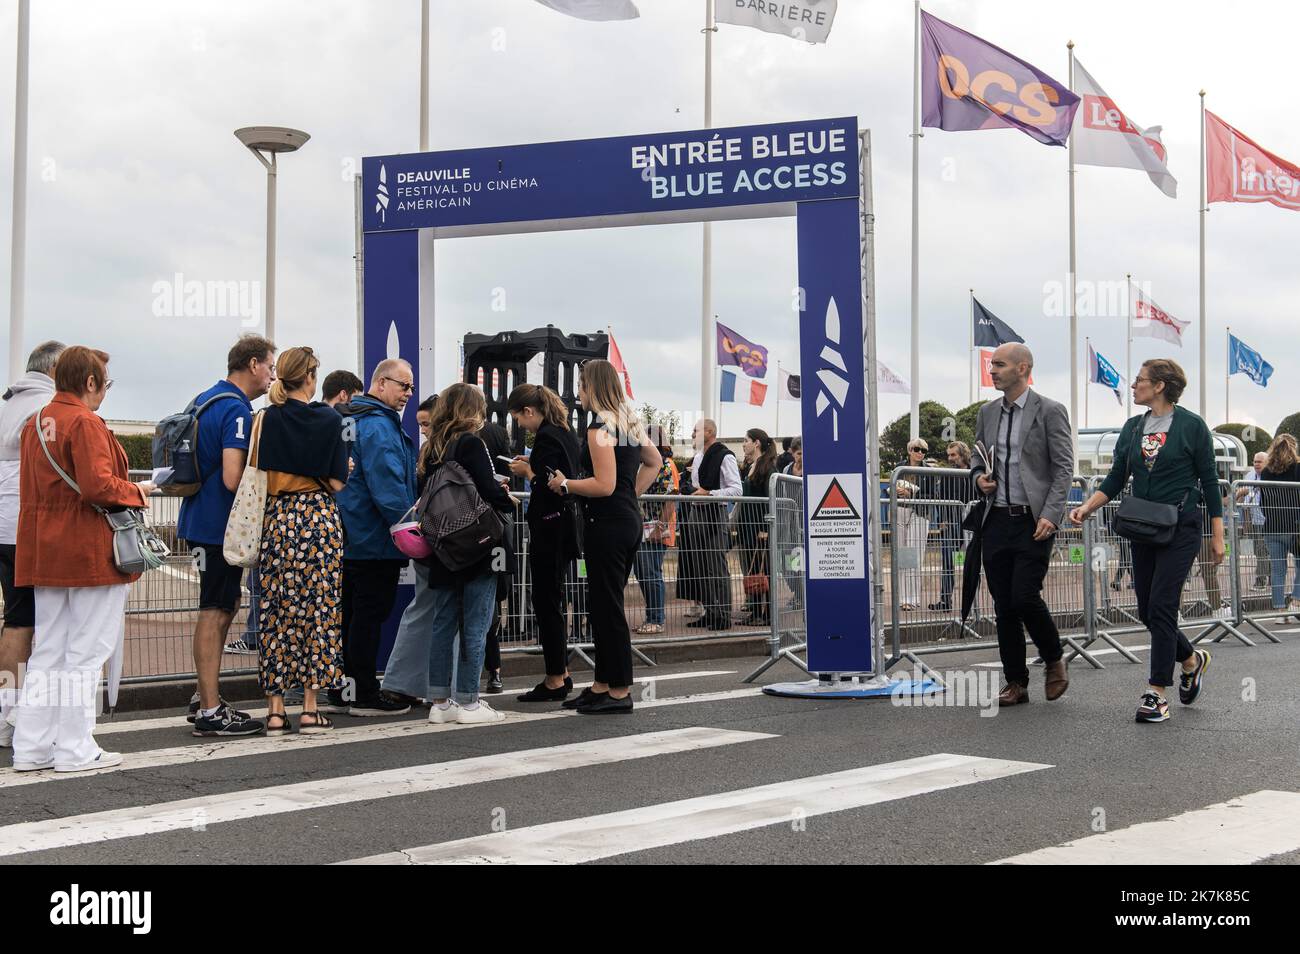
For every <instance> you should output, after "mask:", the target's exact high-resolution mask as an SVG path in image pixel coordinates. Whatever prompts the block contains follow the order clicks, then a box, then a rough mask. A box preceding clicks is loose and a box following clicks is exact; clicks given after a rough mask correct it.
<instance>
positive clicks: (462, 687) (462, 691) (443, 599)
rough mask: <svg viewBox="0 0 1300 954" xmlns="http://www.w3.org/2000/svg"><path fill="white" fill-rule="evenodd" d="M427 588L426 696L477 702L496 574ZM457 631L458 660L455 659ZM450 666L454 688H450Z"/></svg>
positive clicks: (462, 702)
mask: <svg viewBox="0 0 1300 954" xmlns="http://www.w3.org/2000/svg"><path fill="white" fill-rule="evenodd" d="M429 592H430V593H432V594H433V641H432V645H431V646H430V648H429V695H428V698H430V699H447V698H450V699H454V700H456V701H457V702H459V703H461V704H462V705H465V704H468V703H471V702H477V701H478V678H479V673H481V672H482V671H483V653H484V650H485V648H486V646H487V633H488V627H489V626H491V625H492V610H493V608H494V607H495V606H496V602H497V578H496V574H495V573H484V574H483V575H482V576H480V577H476V578H475V579H473V580H470V581H469V582H468V583H465V584H464V585H463V586H434V587H430V588H429ZM462 615H463V617H464V620H465V622H464V626H463V627H462V626H461V618H462ZM458 635H459V637H460V661H459V662H456V661H455V659H454V656H455V650H456V646H457V636H458ZM453 667H454V668H455V674H456V691H455V692H452V691H451V683H452V669H453Z"/></svg>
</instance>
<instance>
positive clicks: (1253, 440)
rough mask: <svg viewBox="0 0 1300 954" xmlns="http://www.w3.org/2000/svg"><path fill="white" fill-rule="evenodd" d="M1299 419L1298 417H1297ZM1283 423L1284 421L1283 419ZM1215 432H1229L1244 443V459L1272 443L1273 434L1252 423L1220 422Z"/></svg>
mask: <svg viewBox="0 0 1300 954" xmlns="http://www.w3.org/2000/svg"><path fill="white" fill-rule="evenodd" d="M1297 420H1298V421H1300V418H1298V419H1297ZM1282 423H1283V424H1285V423H1286V422H1285V421H1283V422H1282ZM1214 431H1215V433H1216V434H1231V435H1232V436H1233V437H1235V438H1237V439H1238V440H1239V441H1241V442H1242V443H1243V444H1245V445H1246V459H1247V460H1250V459H1251V458H1252V457H1254V456H1255V455H1256V454H1258V453H1259V452H1260V451H1267V450H1268V445H1269V444H1271V443H1273V436H1272V435H1271V434H1269V433H1268V431H1265V430H1263V429H1262V428H1258V427H1256V426H1255V425H1254V424H1220V425H1219V426H1218V427H1216V428H1215V429H1214Z"/></svg>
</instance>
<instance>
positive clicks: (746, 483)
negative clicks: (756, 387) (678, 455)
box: [736, 427, 777, 626]
mask: <svg viewBox="0 0 1300 954" xmlns="http://www.w3.org/2000/svg"><path fill="white" fill-rule="evenodd" d="M742 446H743V450H744V455H745V462H744V465H743V466H742V467H741V469H740V476H741V483H742V486H743V487H744V489H743V490H742V491H741V493H742V494H743V495H744V496H746V497H762V498H764V499H766V498H767V482H768V479H769V478H770V477H771V476H772V475H773V474H774V473H776V456H777V455H776V441H774V440H772V438H770V437H768V436H767V431H765V430H763V429H762V428H759V427H751V428H750V429H749V430H747V431H746V432H745V442H744V444H743V445H742ZM737 510H738V513H737V514H736V520H737V523H738V527H739V530H740V560H741V568H742V569H743V570H744V577H745V584H744V585H745V607H746V609H747V610H748V611H749V616H748V617H747V618H745V619H741V620H738V621H737V622H738V623H739V625H741V626H765V625H766V624H767V622H768V619H769V618H770V614H769V613H768V600H769V590H770V588H771V585H772V584H771V577H770V569H769V560H768V546H767V523H766V522H765V521H766V517H767V507H766V505H764V504H761V503H742V504H741V505H740V506H739V507H738V508H737Z"/></svg>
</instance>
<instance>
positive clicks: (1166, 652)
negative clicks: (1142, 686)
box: [1070, 358, 1223, 722]
mask: <svg viewBox="0 0 1300 954" xmlns="http://www.w3.org/2000/svg"><path fill="white" fill-rule="evenodd" d="M1186 387H1187V375H1185V374H1184V373H1183V369H1182V368H1181V367H1179V366H1178V364H1177V362H1174V361H1170V360H1168V359H1165V358H1154V359H1152V360H1150V361H1145V362H1143V364H1142V368H1141V370H1140V371H1139V372H1138V376H1137V377H1136V378H1135V379H1134V380H1133V403H1134V404H1141V405H1144V406H1145V407H1146V408H1147V409H1148V410H1147V412H1146V413H1145V414H1141V415H1139V416H1137V417H1132V418H1130V419H1129V420H1128V421H1127V422H1126V423H1125V424H1124V427H1123V429H1122V430H1121V431H1120V432H1119V440H1118V441H1116V443H1115V460H1114V463H1113V464H1112V465H1111V468H1110V473H1109V474H1107V475H1106V479H1105V480H1104V481H1103V482H1102V485H1101V487H1100V489H1098V490H1097V492H1096V493H1094V494H1093V495H1092V496H1091V497H1089V498H1088V500H1087V501H1085V502H1084V504H1083V505H1082V506H1079V507H1075V508H1074V509H1073V510H1071V511H1070V520H1071V521H1072V522H1073V523H1074V525H1075V526H1079V525H1081V524H1082V523H1083V521H1084V519H1085V518H1086V517H1087V516H1088V514H1090V513H1092V512H1093V511H1094V510H1097V509H1098V508H1099V507H1102V506H1103V505H1105V503H1106V502H1107V501H1108V500H1111V499H1112V498H1113V497H1115V495H1116V494H1118V493H1120V492H1121V491H1123V490H1124V487H1125V485H1126V484H1127V483H1128V480H1129V478H1130V477H1132V479H1133V486H1132V487H1131V488H1130V490H1129V493H1130V494H1132V495H1133V496H1136V497H1140V498H1142V499H1144V500H1150V501H1154V502H1158V503H1167V504H1173V505H1175V506H1179V508H1180V511H1181V512H1180V514H1179V517H1178V527H1177V530H1176V532H1175V535H1174V539H1173V541H1172V542H1171V543H1170V544H1169V545H1168V546H1153V545H1151V544H1145V543H1138V542H1136V541H1133V543H1132V549H1133V587H1134V589H1135V590H1136V591H1137V600H1138V617H1139V618H1140V619H1141V620H1142V622H1143V624H1144V625H1145V626H1146V627H1147V629H1148V630H1149V631H1150V632H1151V678H1150V682H1149V684H1148V686H1147V688H1146V691H1145V692H1143V694H1142V700H1141V702H1140V703H1139V705H1138V709H1137V721H1138V722H1164V721H1165V720H1167V719H1168V718H1169V703H1168V702H1167V701H1166V699H1165V689H1166V688H1167V687H1169V686H1171V685H1173V669H1174V660H1177V661H1178V662H1179V663H1181V664H1182V672H1181V673H1180V675H1179V685H1178V698H1179V700H1180V701H1181V702H1182V703H1183V704H1184V705H1190V704H1191V703H1192V702H1194V701H1195V699H1196V697H1197V695H1199V694H1200V691H1201V683H1202V680H1203V678H1204V676H1205V670H1206V668H1207V667H1208V666H1209V663H1210V654H1209V652H1207V651H1206V650H1204V649H1193V648H1192V644H1191V643H1190V642H1189V641H1188V639H1187V637H1186V636H1185V635H1183V632H1182V630H1180V629H1179V628H1178V608H1179V606H1180V605H1181V603H1182V593H1183V584H1184V583H1185V582H1187V576H1188V574H1189V573H1190V572H1191V569H1192V563H1193V561H1194V560H1195V559H1196V557H1197V554H1198V553H1200V550H1201V513H1200V508H1199V506H1198V504H1199V503H1200V502H1201V501H1202V500H1204V501H1205V509H1206V512H1207V513H1208V514H1209V516H1210V528H1211V531H1210V532H1211V541H1210V556H1211V558H1212V560H1213V562H1214V564H1215V566H1216V567H1217V565H1218V564H1219V563H1221V562H1222V561H1223V498H1222V497H1221V496H1220V494H1219V478H1218V474H1216V473H1215V470H1214V441H1213V438H1212V437H1211V436H1210V429H1209V428H1208V427H1207V426H1206V425H1205V421H1203V420H1201V418H1200V417H1198V416H1197V415H1195V414H1193V413H1192V412H1191V411H1188V410H1184V409H1183V408H1181V407H1179V406H1178V399H1179V398H1180V397H1182V394H1183V389H1184V388H1186Z"/></svg>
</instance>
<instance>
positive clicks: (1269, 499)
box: [1259, 434, 1300, 610]
mask: <svg viewBox="0 0 1300 954" xmlns="http://www.w3.org/2000/svg"><path fill="white" fill-rule="evenodd" d="M1259 479H1260V480H1267V481H1270V482H1277V481H1283V482H1285V483H1291V484H1294V483H1296V482H1297V481H1300V459H1298V455H1297V452H1296V440H1295V438H1294V437H1292V436H1291V435H1290V434H1279V435H1277V437H1275V438H1273V443H1272V444H1270V445H1269V448H1268V460H1266V461H1265V462H1264V469H1263V470H1262V471H1260V474H1259ZM1259 502H1260V508H1261V509H1262V510H1263V511H1264V542H1265V545H1266V546H1267V547H1268V558H1269V583H1270V585H1271V588H1272V591H1273V592H1272V596H1273V609H1275V610H1279V609H1286V608H1288V607H1290V606H1292V605H1294V604H1295V603H1296V602H1300V559H1297V561H1296V572H1295V578H1294V582H1293V583H1292V584H1291V595H1290V596H1287V595H1286V564H1287V554H1288V553H1291V552H1292V542H1293V541H1294V540H1295V535H1296V531H1297V529H1300V527H1297V526H1296V514H1297V509H1296V508H1297V507H1300V492H1297V488H1296V487H1282V486H1279V487H1261V488H1260V492H1259Z"/></svg>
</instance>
